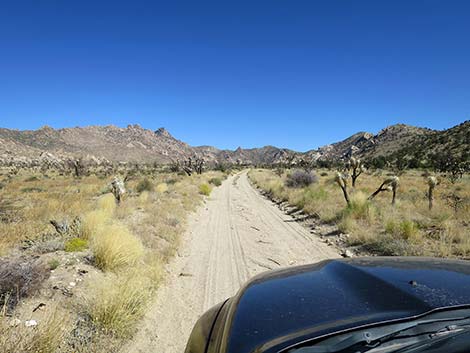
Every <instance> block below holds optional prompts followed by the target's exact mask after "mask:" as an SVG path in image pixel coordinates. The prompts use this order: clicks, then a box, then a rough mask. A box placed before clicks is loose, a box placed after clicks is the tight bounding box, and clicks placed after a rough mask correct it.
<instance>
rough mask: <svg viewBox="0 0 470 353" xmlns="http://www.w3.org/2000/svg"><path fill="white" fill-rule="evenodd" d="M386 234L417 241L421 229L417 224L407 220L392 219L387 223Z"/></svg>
mask: <svg viewBox="0 0 470 353" xmlns="http://www.w3.org/2000/svg"><path fill="white" fill-rule="evenodd" d="M385 232H386V233H387V234H391V235H394V236H396V237H399V238H402V239H404V240H416V239H417V238H418V233H419V227H418V225H417V224H416V223H415V222H413V221H410V220H407V219H405V220H401V221H397V220H394V219H390V220H388V221H387V222H386V223H385Z"/></svg>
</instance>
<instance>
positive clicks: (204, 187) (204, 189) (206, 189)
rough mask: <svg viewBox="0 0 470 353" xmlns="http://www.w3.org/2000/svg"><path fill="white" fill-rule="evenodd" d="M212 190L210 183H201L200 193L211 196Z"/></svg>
mask: <svg viewBox="0 0 470 353" xmlns="http://www.w3.org/2000/svg"><path fill="white" fill-rule="evenodd" d="M211 191H212V189H211V187H210V186H209V185H207V184H201V185H199V193H200V194H202V195H206V196H209V195H210V193H211Z"/></svg>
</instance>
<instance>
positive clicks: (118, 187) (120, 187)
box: [111, 177, 126, 204]
mask: <svg viewBox="0 0 470 353" xmlns="http://www.w3.org/2000/svg"><path fill="white" fill-rule="evenodd" d="M111 191H112V193H113V195H114V197H115V198H116V202H117V203H118V204H120V203H121V201H122V197H123V195H124V193H125V192H126V189H125V188H124V182H123V181H122V180H121V179H119V178H118V177H114V179H113V181H112V182H111Z"/></svg>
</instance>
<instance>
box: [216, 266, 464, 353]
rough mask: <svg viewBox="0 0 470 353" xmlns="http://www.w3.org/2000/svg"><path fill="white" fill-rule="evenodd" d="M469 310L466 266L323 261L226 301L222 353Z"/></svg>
mask: <svg viewBox="0 0 470 353" xmlns="http://www.w3.org/2000/svg"><path fill="white" fill-rule="evenodd" d="M468 304H470V262H466V261H461V260H444V259H433V258H413V257H392V258H381V257H374V258H360V259H359V258H358V259H348V260H327V261H323V262H320V263H318V264H315V265H307V266H300V267H295V268H289V269H284V270H278V271H274V272H269V273H266V274H261V275H259V276H257V277H255V278H253V279H252V280H251V281H250V282H249V283H248V284H247V285H246V286H245V287H244V288H243V289H241V290H240V291H239V293H238V294H237V295H236V296H235V297H234V298H232V300H231V301H230V304H229V305H230V309H229V313H228V317H227V323H228V325H227V326H226V332H225V334H224V337H225V340H226V342H225V347H226V352H227V353H248V352H256V351H259V350H261V351H270V349H269V348H270V347H274V346H275V347H276V351H278V350H279V349H282V348H283V347H288V346H289V345H290V344H292V343H293V342H299V341H302V340H304V339H311V338H315V337H320V336H323V335H327V334H331V333H333V332H339V331H342V330H346V329H351V328H354V327H358V326H362V325H368V324H372V323H380V322H386V321H391V320H397V319H405V318H412V317H415V316H419V315H422V314H425V313H428V312H430V311H433V310H436V309H442V308H447V307H455V306H457V307H458V306H462V305H468ZM260 348H262V349H260Z"/></svg>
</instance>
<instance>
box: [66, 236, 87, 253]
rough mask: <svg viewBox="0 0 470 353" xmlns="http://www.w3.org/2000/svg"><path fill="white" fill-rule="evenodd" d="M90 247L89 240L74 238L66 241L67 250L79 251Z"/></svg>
mask: <svg viewBox="0 0 470 353" xmlns="http://www.w3.org/2000/svg"><path fill="white" fill-rule="evenodd" d="M87 247H88V242H87V241H86V240H85V239H81V238H72V239H70V240H69V241H67V242H66V243H65V251H67V252H77V251H83V250H85V249H86V248H87Z"/></svg>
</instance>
